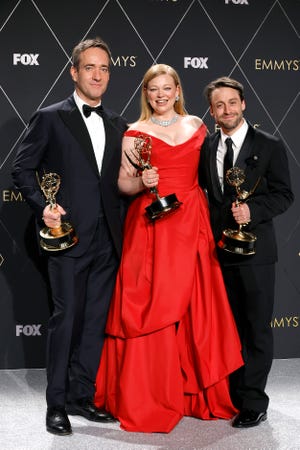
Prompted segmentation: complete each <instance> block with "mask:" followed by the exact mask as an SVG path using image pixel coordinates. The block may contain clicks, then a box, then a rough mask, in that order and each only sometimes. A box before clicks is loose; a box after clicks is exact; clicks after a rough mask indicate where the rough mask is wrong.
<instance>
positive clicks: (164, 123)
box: [150, 114, 178, 127]
mask: <svg viewBox="0 0 300 450" xmlns="http://www.w3.org/2000/svg"><path fill="white" fill-rule="evenodd" d="M177 119H178V114H175V116H173V117H172V119H170V120H158V119H156V118H155V117H153V116H151V117H150V120H151V122H153V123H155V124H156V125H159V126H160V127H168V126H169V125H172V124H173V123H175V122H177Z"/></svg>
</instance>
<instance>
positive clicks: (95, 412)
mask: <svg viewBox="0 0 300 450" xmlns="http://www.w3.org/2000/svg"><path fill="white" fill-rule="evenodd" d="M66 410H67V413H68V414H70V415H71V416H83V417H85V418H86V419H87V420H91V421H92V422H115V421H116V419H115V418H114V417H113V416H112V415H111V414H109V412H107V411H105V409H100V408H97V406H95V404H94V402H93V400H92V399H90V398H83V399H80V400H77V401H75V402H72V403H67V406H66Z"/></svg>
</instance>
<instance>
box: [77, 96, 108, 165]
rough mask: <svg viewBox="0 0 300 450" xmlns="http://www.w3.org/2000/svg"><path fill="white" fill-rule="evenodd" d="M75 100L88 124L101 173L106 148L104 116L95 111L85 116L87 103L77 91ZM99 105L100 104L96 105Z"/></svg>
mask: <svg viewBox="0 0 300 450" xmlns="http://www.w3.org/2000/svg"><path fill="white" fill-rule="evenodd" d="M74 100H75V103H76V105H77V106H78V109H79V111H80V113H81V115H82V118H83V120H84V122H85V124H86V126H87V129H88V132H89V135H90V138H91V141H92V144H93V149H94V153H95V157H96V161H97V165H98V170H99V173H101V168H102V160H103V154H104V148H105V130H104V124H103V119H102V117H100V116H99V114H97V113H96V112H95V111H93V112H92V113H91V115H90V116H89V117H85V115H84V114H83V111H82V106H83V105H84V104H86V102H84V101H83V100H82V99H81V98H80V97H79V96H78V94H77V92H76V91H75V92H74ZM96 106H98V105H96Z"/></svg>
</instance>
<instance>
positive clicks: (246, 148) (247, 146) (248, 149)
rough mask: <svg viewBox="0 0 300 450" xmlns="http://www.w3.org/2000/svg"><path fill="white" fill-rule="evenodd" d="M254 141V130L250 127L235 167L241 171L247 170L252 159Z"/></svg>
mask: <svg viewBox="0 0 300 450" xmlns="http://www.w3.org/2000/svg"><path fill="white" fill-rule="evenodd" d="M253 139H254V130H253V128H252V127H251V126H250V125H249V128H248V131H247V134H246V137H245V139H244V142H243V145H242V147H241V150H240V152H239V155H238V158H237V160H236V163H235V166H237V167H240V168H241V169H244V170H245V169H246V168H247V161H248V159H249V158H250V157H251V153H252V152H253V150H252V149H253Z"/></svg>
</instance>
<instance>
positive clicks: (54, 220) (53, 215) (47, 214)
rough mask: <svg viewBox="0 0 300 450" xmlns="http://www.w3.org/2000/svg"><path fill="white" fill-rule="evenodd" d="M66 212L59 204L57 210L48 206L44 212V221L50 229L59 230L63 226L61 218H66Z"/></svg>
mask: <svg viewBox="0 0 300 450" xmlns="http://www.w3.org/2000/svg"><path fill="white" fill-rule="evenodd" d="M65 214H66V211H65V210H64V209H63V208H62V207H61V206H60V205H58V204H56V207H55V208H52V209H51V207H50V205H47V206H46V207H45V208H44V211H43V221H44V223H45V225H46V226H47V227H49V228H59V227H60V226H61V216H64V215H65Z"/></svg>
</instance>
